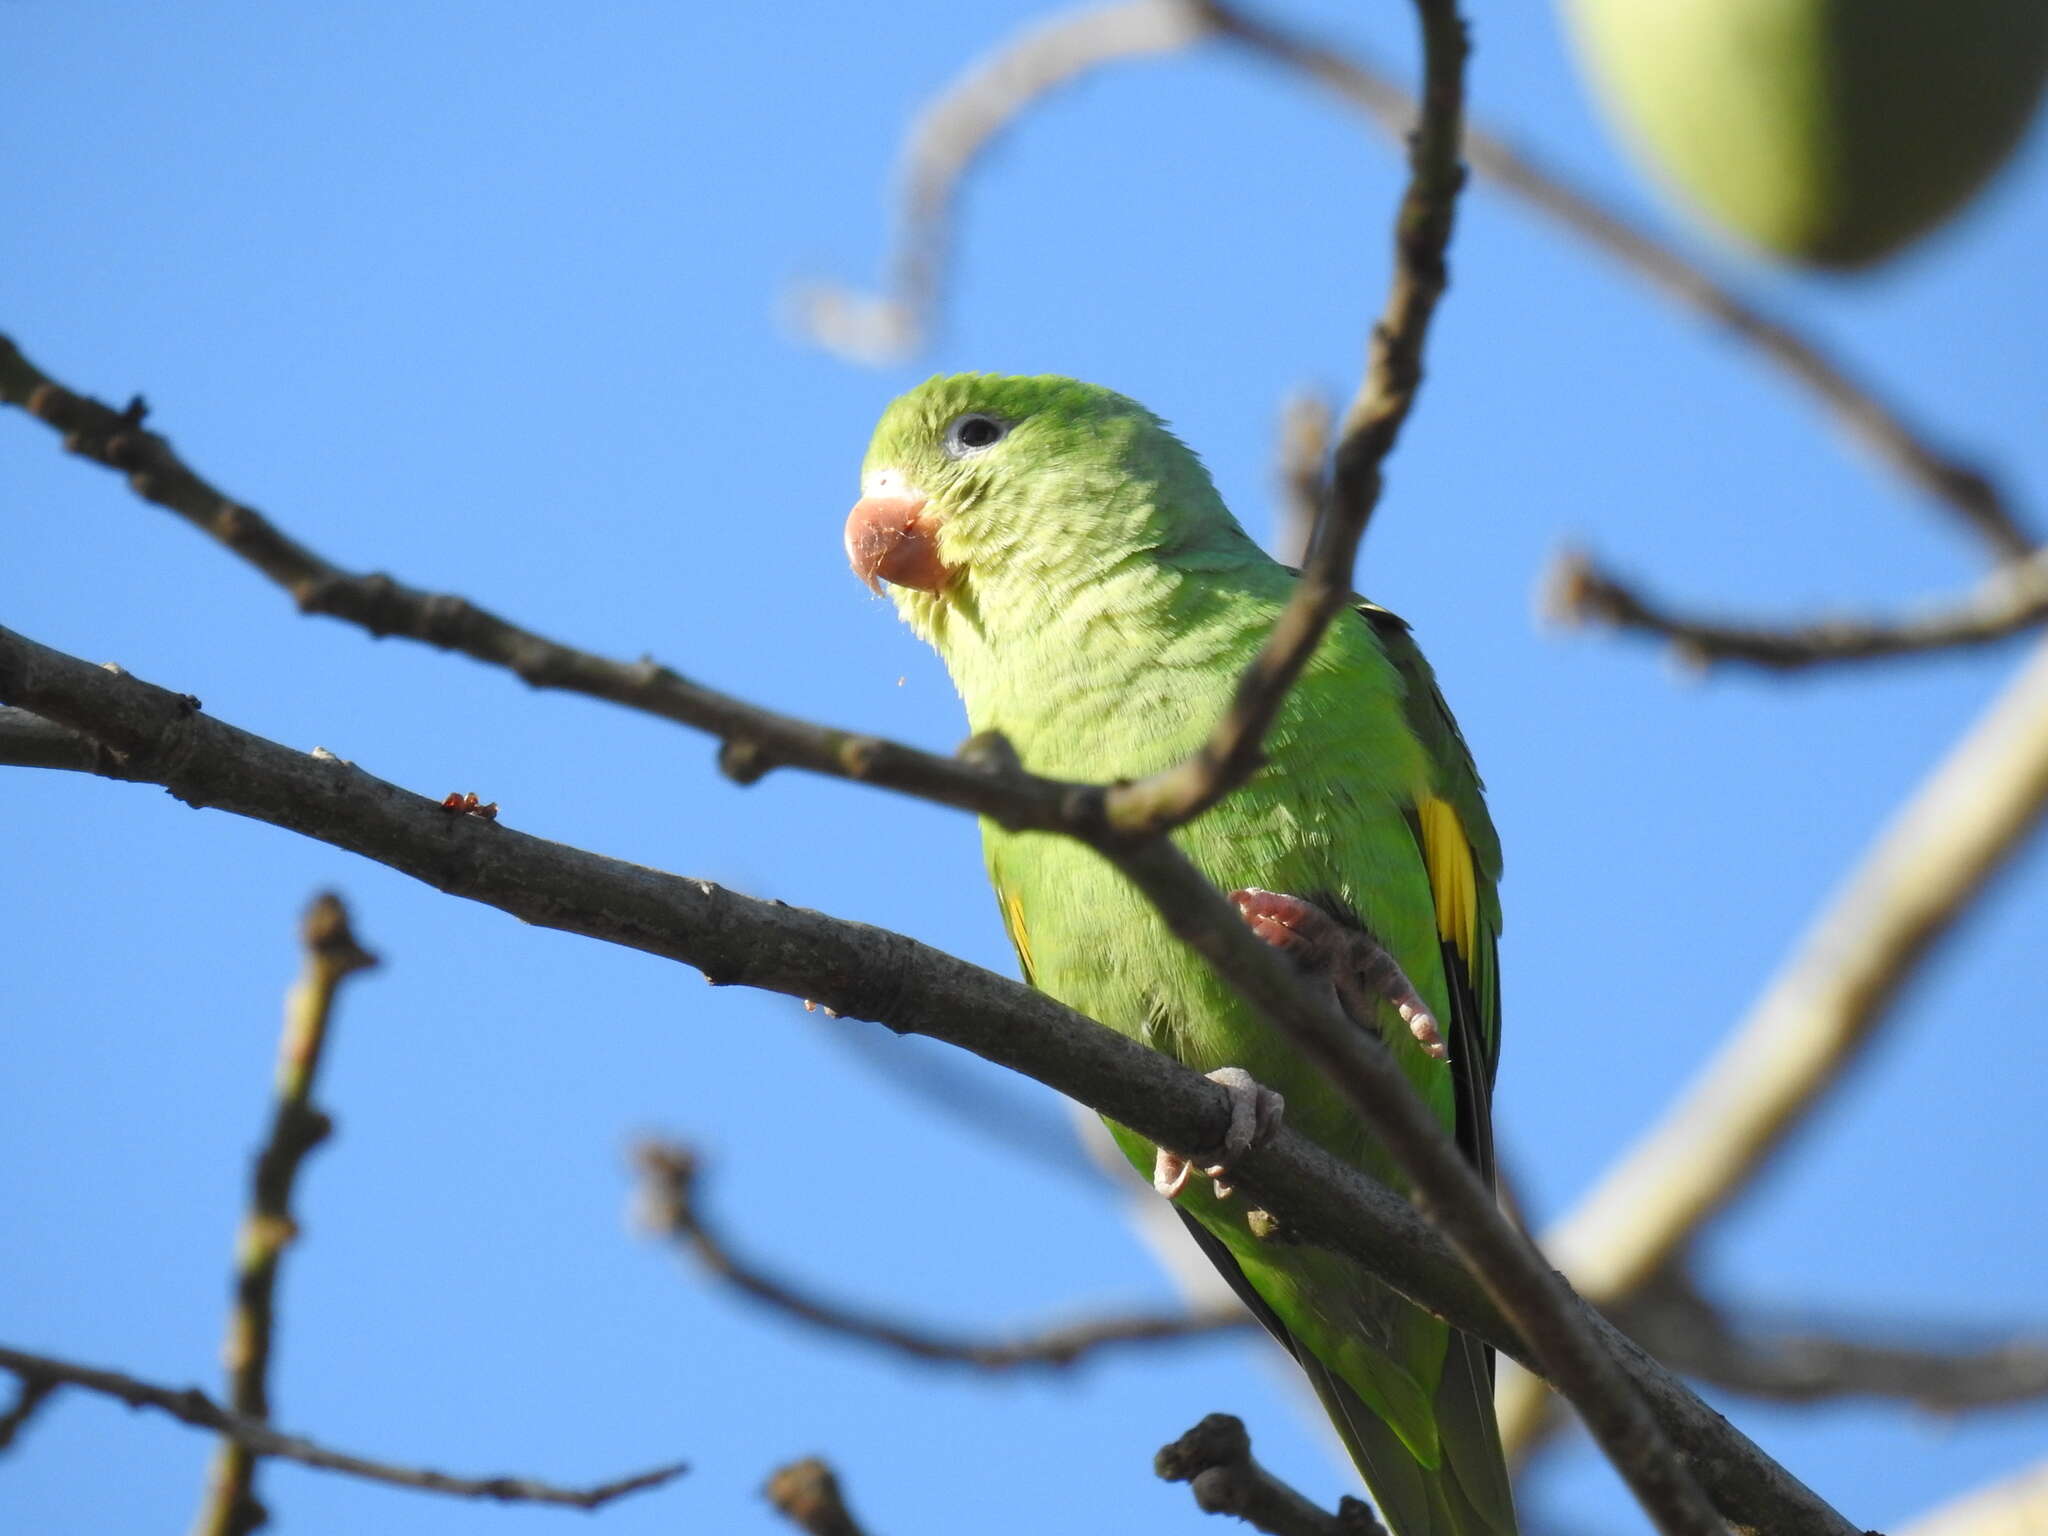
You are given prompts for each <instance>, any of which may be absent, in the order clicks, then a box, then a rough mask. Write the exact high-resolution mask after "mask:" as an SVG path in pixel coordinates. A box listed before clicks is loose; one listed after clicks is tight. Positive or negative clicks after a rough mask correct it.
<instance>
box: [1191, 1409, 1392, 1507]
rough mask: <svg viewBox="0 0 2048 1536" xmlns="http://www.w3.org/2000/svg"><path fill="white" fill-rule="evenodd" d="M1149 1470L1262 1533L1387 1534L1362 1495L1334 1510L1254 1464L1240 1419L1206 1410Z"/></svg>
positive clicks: (1198, 1501) (1201, 1503) (1204, 1504)
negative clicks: (1326, 1507)
mask: <svg viewBox="0 0 2048 1536" xmlns="http://www.w3.org/2000/svg"><path fill="white" fill-rule="evenodd" d="M1152 1469H1153V1471H1155V1472H1157V1473H1158V1474H1159V1476H1160V1477H1161V1478H1163V1479H1164V1480H1165V1481H1167V1482H1169V1483H1186V1484H1187V1485H1188V1491H1189V1492H1190V1493H1192V1494H1193V1495H1194V1496H1195V1503H1196V1505H1197V1506H1199V1507H1200V1509H1201V1511H1202V1513H1203V1514H1205V1515H1235V1516H1237V1518H1238V1519H1240V1520H1242V1521H1244V1522H1245V1524H1247V1525H1249V1526H1252V1527H1254V1528H1255V1529H1258V1530H1261V1531H1265V1532H1266V1533H1267V1536H1387V1529H1386V1527H1385V1526H1383V1525H1381V1524H1380V1522H1379V1518H1378V1517H1377V1516H1376V1515H1374V1514H1373V1512H1372V1506H1371V1505H1369V1504H1367V1503H1366V1502H1365V1501H1364V1500H1363V1499H1355V1498H1351V1497H1348V1496H1347V1497H1346V1498H1345V1500H1344V1502H1343V1504H1342V1505H1340V1506H1339V1508H1338V1510H1337V1513H1336V1514H1334V1515H1333V1514H1331V1513H1330V1512H1329V1511H1328V1510H1326V1509H1323V1508H1322V1507H1321V1506H1320V1505H1318V1504H1316V1503H1314V1502H1313V1501H1311V1500H1310V1499H1308V1498H1305V1497H1304V1496H1303V1495H1301V1494H1300V1493H1297V1492H1296V1491H1295V1490H1294V1489H1293V1488H1291V1487H1289V1486H1288V1485H1287V1484H1286V1483H1283V1482H1281V1481H1280V1479H1279V1478H1277V1477H1275V1476H1274V1475H1273V1474H1272V1473H1271V1472H1268V1471H1267V1470H1266V1469H1265V1468H1264V1467H1263V1466H1261V1465H1259V1463H1258V1461H1257V1459H1256V1458H1255V1457H1253V1455H1252V1438H1251V1436H1250V1435H1249V1434H1247V1433H1246V1432H1245V1427H1244V1421H1243V1420H1241V1419H1238V1418H1235V1417H1233V1416H1232V1415H1230V1414H1227V1413H1212V1414H1210V1415H1209V1416H1208V1417H1207V1418H1205V1419H1203V1420H1202V1422H1201V1423H1199V1424H1197V1425H1196V1426H1195V1427H1194V1428H1193V1429H1191V1430H1189V1431H1188V1432H1187V1433H1186V1434H1184V1435H1182V1436H1181V1437H1180V1438H1179V1439H1178V1440H1176V1441H1174V1442H1173V1444H1171V1445H1167V1446H1161V1447H1160V1450H1159V1454H1158V1455H1157V1456H1155V1457H1154V1458H1153V1459H1152Z"/></svg>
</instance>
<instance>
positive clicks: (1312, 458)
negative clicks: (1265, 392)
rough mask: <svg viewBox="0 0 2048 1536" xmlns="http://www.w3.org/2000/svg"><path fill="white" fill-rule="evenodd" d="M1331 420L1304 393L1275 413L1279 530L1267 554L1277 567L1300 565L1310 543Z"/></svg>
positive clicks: (1316, 399) (1324, 405)
mask: <svg viewBox="0 0 2048 1536" xmlns="http://www.w3.org/2000/svg"><path fill="white" fill-rule="evenodd" d="M1335 416H1336V413H1335V412H1334V411H1333V410H1332V409H1331V407H1330V402H1329V401H1328V400H1325V399H1324V398H1323V397H1322V396H1321V395H1317V394H1311V393H1307V392H1303V393H1300V394H1296V395H1293V396H1290V397H1289V398H1288V399H1287V400H1286V402H1285V403H1283V404H1282V406H1281V408H1280V432H1279V442H1278V444H1277V447H1278V452H1277V453H1276V454H1275V455H1274V458H1275V461H1276V462H1275V464H1274V468H1275V469H1276V470H1277V471H1278V473H1277V475H1276V478H1277V479H1278V480H1279V482H1280V527H1279V531H1278V533H1277V534H1276V536H1275V538H1274V540H1273V554H1274V558H1276V559H1277V560H1279V561H1280V563H1281V564H1282V565H1300V564H1301V562H1302V561H1303V560H1304V559H1306V558H1307V556H1308V549H1309V543H1310V541H1311V540H1312V539H1313V538H1314V537H1315V531H1316V518H1317V516H1318V515H1319V514H1320V513H1321V512H1322V509H1323V497H1324V496H1325V494H1327V489H1328V485H1329V477H1328V475H1327V474H1326V469H1327V467H1328V465H1329V462H1330V432H1331V430H1332V429H1333V428H1334V427H1335V426H1336V419H1335Z"/></svg>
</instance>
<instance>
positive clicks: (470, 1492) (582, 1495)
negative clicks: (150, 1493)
mask: <svg viewBox="0 0 2048 1536" xmlns="http://www.w3.org/2000/svg"><path fill="white" fill-rule="evenodd" d="M0 1370H5V1371H12V1372H13V1373H14V1374H15V1375H16V1376H19V1377H20V1378H21V1379H22V1380H23V1381H24V1382H54V1383H58V1384H61V1385H63V1386H67V1387H82V1388H84V1389H85V1390H86V1391H88V1392H98V1393H101V1394H102V1395H104V1396H107V1397H112V1398H117V1399H119V1400H120V1401H121V1402H124V1403H126V1404H127V1405H128V1406H129V1407H130V1408H154V1409H156V1410H157V1411H158V1412H159V1413H167V1414H169V1415H170V1416H171V1417H172V1418H174V1419H176V1420H178V1421H179V1422H180V1423H182V1424H191V1425H195V1426H197V1427H198V1428H200V1429H206V1430H212V1431H214V1432H215V1433H217V1434H223V1435H231V1436H233V1437H234V1438H235V1439H236V1440H239V1441H240V1442H241V1443H242V1444H244V1445H246V1446H248V1447H249V1449H250V1450H252V1451H254V1452H255V1453H256V1454H257V1455H259V1456H276V1457H280V1458H282V1459H283V1460H285V1461H295V1462H297V1463H299V1464H300V1465H301V1466H306V1467H317V1468H319V1469H320V1470H321V1471H323V1472H342V1473H346V1474H347V1475H348V1476H350V1477H360V1478H362V1479H364V1480H365V1481H366V1482H372V1483H386V1484H389V1485H390V1486H392V1487H394V1488H414V1489H418V1490H419V1491H421V1492H423V1493H445V1494H451V1495H453V1496H454V1497H456V1498H463V1499H496V1500H498V1501H499V1502H500V1503H505V1504H557V1505H563V1506H566V1507H568V1508H570V1509H598V1508H601V1507H602V1506H604V1505H606V1504H609V1503H611V1502H612V1501H613V1500H614V1499H620V1498H624V1497H625V1496H626V1495H627V1494H629V1493H639V1492H641V1491H643V1490H644V1489H648V1488H659V1487H660V1486H661V1485H662V1484H663V1483H666V1482H670V1481H672V1480H673V1479H675V1478H677V1477H680V1476H681V1475H682V1474H683V1473H684V1472H686V1471H688V1470H689V1469H688V1468H687V1467H686V1466H685V1465H684V1464H683V1463H682V1462H674V1463H672V1464H670V1465H668V1466H662V1467H655V1468H653V1469H651V1470H649V1471H646V1472H636V1473H634V1474H633V1475H632V1476H630V1477H622V1478H618V1479H616V1480H614V1481H612V1482H609V1483H599V1484H597V1485H596V1486H595V1487H591V1488H564V1487H560V1486H558V1485H556V1484H554V1483H544V1482H541V1481H539V1480H538V1479H536V1478H531V1477H503V1476H501V1477H454V1476H451V1475H450V1474H448V1473H446V1472H436V1471H434V1470H432V1469H431V1468H428V1467H407V1466H401V1465H399V1464H397V1463H396V1462H389V1461H373V1460H371V1459H370V1458H369V1457H367V1456H355V1455H351V1454H350V1453H349V1452H347V1451H334V1450H329V1449H328V1448H327V1447H325V1446H322V1445H317V1444H315V1443H314V1442H313V1441H311V1440H308V1439H306V1438H305V1437H304V1436H302V1435H286V1434H280V1433H279V1432H278V1431H277V1430H274V1429H272V1428H271V1427H270V1426H269V1425H268V1424H264V1423H261V1422H259V1421H258V1420H255V1419H251V1418H247V1417H245V1416H244V1415H242V1414H239V1413H234V1412H231V1411H230V1410H228V1409H226V1408H223V1407H221V1405H220V1404H219V1403H216V1402H215V1401H214V1400H213V1399H212V1398H210V1397H208V1396H207V1395H206V1394H205V1393H204V1392H201V1391H200V1390H199V1389H198V1388H196V1387H187V1388H185V1389H184V1390H183V1391H182V1392H180V1391H173V1390H172V1389H171V1388H169V1387H160V1386H157V1385H155V1384H154V1383H153V1382H147V1381H141V1380H138V1379H137V1378H135V1377H133V1376H124V1375H122V1374H121V1373H120V1372H118V1371H102V1370H98V1369H96V1368H95V1367H93V1366H89V1365H76V1364H73V1363H72V1362H71V1361H69V1360H57V1359H52V1358H51V1357H50V1356H48V1355H31V1354H26V1353H24V1352H23V1351H21V1350H18V1349H9V1348H7V1347H6V1346H4V1345H0Z"/></svg>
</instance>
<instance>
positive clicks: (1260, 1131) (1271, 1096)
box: [1152, 1067, 1287, 1200]
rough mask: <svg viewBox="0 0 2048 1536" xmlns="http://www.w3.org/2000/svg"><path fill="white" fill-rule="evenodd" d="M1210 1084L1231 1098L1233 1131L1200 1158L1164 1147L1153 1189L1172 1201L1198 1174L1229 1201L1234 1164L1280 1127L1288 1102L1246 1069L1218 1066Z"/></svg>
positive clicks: (1154, 1167) (1156, 1164) (1154, 1171)
mask: <svg viewBox="0 0 2048 1536" xmlns="http://www.w3.org/2000/svg"><path fill="white" fill-rule="evenodd" d="M1209 1081H1210V1082H1212V1083H1214V1084H1216V1085H1217V1086H1218V1087H1219V1088H1221V1089H1223V1091H1224V1092H1225V1093H1227V1094H1229V1095H1230V1129H1229V1130H1227V1131H1225V1132H1224V1133H1223V1145H1222V1146H1221V1147H1220V1148H1217V1149H1216V1150H1214V1151H1211V1152H1204V1153H1202V1154H1200V1155H1199V1156H1196V1157H1183V1156H1182V1155H1181V1154H1180V1153H1178V1152H1169V1151H1167V1150H1166V1148H1164V1147H1161V1148H1159V1149H1158V1153H1157V1155H1156V1157H1155V1159H1154V1161H1153V1164H1152V1187H1153V1188H1154V1189H1156V1190H1158V1191H1159V1193H1160V1194H1162V1195H1164V1196H1166V1198H1167V1199H1169V1200H1171V1199H1173V1198H1174V1197H1175V1196H1177V1195H1178V1194H1179V1193H1180V1192H1181V1191H1182V1190H1183V1189H1186V1188H1187V1186H1188V1180H1189V1179H1190V1178H1191V1177H1193V1175H1194V1174H1195V1173H1197V1172H1200V1174H1201V1175H1202V1177H1203V1178H1205V1179H1214V1180H1215V1181H1216V1198H1217V1199H1219V1200H1224V1199H1228V1198H1229V1196H1230V1186H1229V1185H1228V1184H1226V1183H1224V1182H1223V1180H1224V1178H1225V1176H1226V1175H1228V1174H1229V1172H1230V1165H1231V1164H1232V1163H1234V1162H1236V1161H1237V1159H1239V1158H1240V1157H1243V1156H1244V1155H1245V1153H1247V1152H1249V1151H1251V1149H1252V1148H1253V1147H1255V1146H1257V1145H1258V1144H1259V1143H1260V1142H1261V1141H1263V1140H1265V1138H1266V1137H1268V1136H1270V1135H1272V1134H1273V1132H1274V1130H1275V1129H1276V1128H1277V1127H1278V1126H1279V1124H1280V1116H1281V1113H1282V1112H1283V1111H1284V1110H1285V1109H1286V1107H1287V1101H1286V1100H1285V1099H1283V1098H1281V1097H1280V1095H1279V1094H1277V1093H1275V1092H1274V1091H1273V1090H1272V1089H1270V1088H1267V1087H1264V1086H1262V1085H1261V1084H1260V1083H1259V1082H1258V1081H1257V1080H1256V1079H1254V1078H1253V1076H1252V1075H1251V1073H1249V1072H1247V1071H1245V1069H1244V1068H1243V1067H1218V1068H1217V1069H1216V1070H1215V1071H1214V1072H1211V1073H1210V1074H1209Z"/></svg>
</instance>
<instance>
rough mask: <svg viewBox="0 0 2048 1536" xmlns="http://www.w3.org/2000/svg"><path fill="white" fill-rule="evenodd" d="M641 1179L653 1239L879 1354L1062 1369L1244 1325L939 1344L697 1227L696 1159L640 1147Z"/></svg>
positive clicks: (1083, 1326)
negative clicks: (1115, 1349) (791, 1278)
mask: <svg viewBox="0 0 2048 1536" xmlns="http://www.w3.org/2000/svg"><path fill="white" fill-rule="evenodd" d="M633 1161H634V1163H635V1164H636V1165H637V1166H638V1167H639V1169H640V1175H641V1212H642V1217H643V1220H645V1221H646V1223H647V1225H648V1226H649V1227H650V1228H652V1229H653V1230H654V1231H655V1232H657V1233H658V1234H660V1235H661V1236H663V1237H666V1238H668V1239H669V1240H670V1241H672V1242H674V1243H675V1244H676V1245H677V1246H678V1247H680V1248H683V1249H685V1250H687V1251H688V1252H690V1253H691V1254H693V1255H694V1256H695V1258H696V1260H697V1262H698V1263H700V1264H702V1265H703V1266H704V1267H705V1268H706V1269H708V1270H710V1271H711V1273H713V1274H714V1275H716V1276H718V1277H719V1278H720V1279H721V1280H723V1281H725V1282H726V1283H727V1284H729V1285H731V1286H732V1287H733V1288H734V1289H735V1290H738V1291H740V1292H742V1293H743V1294H745V1295H747V1296H751V1297H752V1298H754V1300H756V1301H759V1302H761V1303H763V1304H765V1305H766V1306H769V1307H771V1308H773V1309H774V1310H775V1311H777V1312H780V1313H782V1314H783V1315H784V1316H787V1317H793V1318H795V1319H797V1320H798V1321H799V1322H802V1323H805V1324H807V1325H809V1326H810V1327H813V1328H817V1329H820V1330H822V1331H824V1332H826V1333H831V1334H836V1335H839V1336H840V1337H842V1338H852V1339H858V1340H861V1341H862V1342H864V1343H868V1344H875V1345H879V1346H881V1347H882V1348H884V1349H888V1350H892V1351H894V1352H896V1353H898V1354H903V1355H908V1356H910V1357H911V1358H912V1359H916V1360H928V1361H934V1362H938V1363H942V1364H951V1365H969V1366H975V1367H978V1368H980V1369H982V1370H988V1371H1006V1370H1014V1369H1016V1368H1017V1367H1019V1366H1050V1367H1054V1368H1064V1367H1067V1366H1071V1365H1074V1364H1076V1363H1077V1362H1079V1361H1080V1360H1082V1359H1083V1358H1084V1357H1086V1356H1089V1355H1093V1354H1096V1353H1098V1352H1100V1351H1101V1350H1103V1349H1106V1348H1109V1347H1111V1346H1115V1345H1123V1344H1153V1343H1166V1342H1171V1341H1173V1340H1177V1339H1187V1338H1195V1337H1200V1336H1202V1335H1206V1334H1215V1333H1222V1332H1226V1331H1227V1332H1235V1331H1238V1330H1241V1329H1244V1328H1246V1327H1248V1326H1249V1325H1250V1323H1251V1316H1250V1314H1249V1313H1247V1312H1246V1311H1245V1310H1244V1308H1243V1307H1242V1306H1240V1305H1238V1304H1237V1303H1236V1302H1235V1301H1233V1302H1232V1303H1231V1304H1230V1305H1228V1306H1227V1307H1218V1308H1214V1309H1211V1310H1209V1311H1207V1312H1184V1313H1177V1314H1172V1315H1159V1314H1150V1315H1137V1316H1131V1317H1102V1318H1095V1319H1090V1320H1089V1321H1086V1322H1081V1323H1076V1324H1072V1325H1069V1326H1067V1327H1062V1328H1053V1329H1049V1330H1047V1331H1045V1332H1043V1333H1039V1334H1035V1335H1032V1336H1029V1337H1026V1338H1022V1339H1017V1340H1013V1341H1011V1342H1009V1343H988V1342H984V1341H981V1340H976V1339H963V1338H949V1337H947V1336H945V1335H942V1334H937V1333H933V1332H931V1331H929V1330H927V1329H921V1328H913V1327H910V1326H907V1325H905V1324H903V1323H899V1322H895V1321H893V1320H891V1319H889V1318H885V1317H881V1316H878V1315H876V1314H874V1313H870V1312H862V1311H856V1310H855V1309H853V1308H850V1307H846V1306H841V1305H838V1304H836V1303H833V1302H829V1301H824V1300H821V1299H820V1298H818V1297H816V1296H812V1295H809V1294H807V1293H805V1292H804V1291H802V1290H800V1289H798V1288H797V1287H796V1286H794V1285H791V1284H790V1283H789V1282H787V1281H784V1280H781V1279H778V1278H776V1277H775V1276H774V1275H771V1274H768V1273H766V1272H765V1271H763V1270H762V1269H760V1268H759V1267H758V1266H757V1265H754V1264H751V1263H748V1262H747V1261H745V1260H742V1259H740V1258H738V1257H737V1256H736V1255H734V1253H733V1252H732V1250H731V1248H730V1247H729V1246H728V1245H727V1244H726V1242H725V1240H724V1238H723V1237H722V1236H720V1235H719V1234H718V1233H717V1232H715V1231H714V1230H712V1228H711V1227H710V1226H709V1225H708V1224H707V1223H706V1221H705V1219H704V1214H703V1209H702V1205H701V1203H700V1200H699V1196H698V1190H697V1181H698V1178H699V1177H700V1174H701V1168H700V1166H699V1163H698V1160H697V1157H696V1155H695V1154H694V1153H692V1152H691V1151H690V1150H689V1149H688V1148H687V1147H681V1146H677V1145H674V1144H673V1143H665V1142H658V1141H644V1142H642V1143H641V1144H640V1145H639V1146H637V1147H635V1148H634V1149H633Z"/></svg>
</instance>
